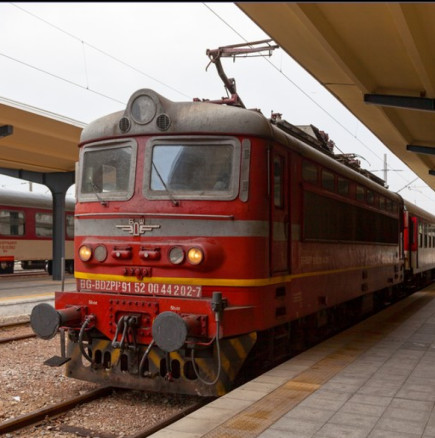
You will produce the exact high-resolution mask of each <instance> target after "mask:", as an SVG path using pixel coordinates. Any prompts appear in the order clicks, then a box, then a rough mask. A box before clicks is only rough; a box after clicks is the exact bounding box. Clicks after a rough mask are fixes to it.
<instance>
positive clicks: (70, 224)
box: [66, 214, 74, 239]
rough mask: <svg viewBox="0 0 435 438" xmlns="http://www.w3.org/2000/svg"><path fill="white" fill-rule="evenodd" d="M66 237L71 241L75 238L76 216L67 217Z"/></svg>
mask: <svg viewBox="0 0 435 438" xmlns="http://www.w3.org/2000/svg"><path fill="white" fill-rule="evenodd" d="M66 235H67V237H69V238H71V239H72V238H73V237H74V216H73V215H71V214H68V215H67V216H66Z"/></svg>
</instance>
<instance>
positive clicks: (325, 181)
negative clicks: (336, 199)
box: [322, 169, 335, 192]
mask: <svg viewBox="0 0 435 438" xmlns="http://www.w3.org/2000/svg"><path fill="white" fill-rule="evenodd" d="M322 187H323V188H324V189H326V190H329V191H330V192H334V191H335V176H334V174H333V173H332V172H329V171H328V170H325V169H323V170H322Z"/></svg>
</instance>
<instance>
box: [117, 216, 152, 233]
mask: <svg viewBox="0 0 435 438" xmlns="http://www.w3.org/2000/svg"><path fill="white" fill-rule="evenodd" d="M116 228H119V229H120V230H122V231H125V232H127V233H130V234H132V235H133V236H140V235H141V234H144V233H146V232H147V231H152V230H154V229H156V228H160V225H146V224H145V220H144V219H140V220H134V219H129V220H128V225H116Z"/></svg>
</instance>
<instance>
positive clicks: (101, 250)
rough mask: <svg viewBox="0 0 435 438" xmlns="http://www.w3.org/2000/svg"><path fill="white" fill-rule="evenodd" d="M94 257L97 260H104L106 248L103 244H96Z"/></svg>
mask: <svg viewBox="0 0 435 438" xmlns="http://www.w3.org/2000/svg"><path fill="white" fill-rule="evenodd" d="M94 257H95V258H96V259H97V260H98V261H99V262H104V260H106V258H107V248H106V247H105V246H104V245H98V246H97V247H96V248H95V249H94Z"/></svg>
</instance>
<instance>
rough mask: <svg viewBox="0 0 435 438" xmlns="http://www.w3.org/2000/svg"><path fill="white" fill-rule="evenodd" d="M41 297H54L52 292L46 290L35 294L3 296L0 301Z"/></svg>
mask: <svg viewBox="0 0 435 438" xmlns="http://www.w3.org/2000/svg"><path fill="white" fill-rule="evenodd" d="M43 297H53V298H54V292H47V293H45V294H37V295H36V294H35V295H17V296H15V297H3V298H0V301H18V300H19V301H21V300H23V299H27V298H43Z"/></svg>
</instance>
